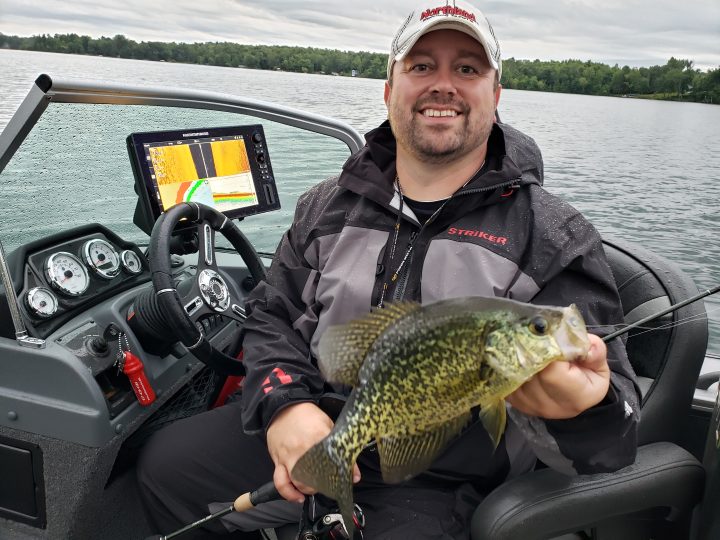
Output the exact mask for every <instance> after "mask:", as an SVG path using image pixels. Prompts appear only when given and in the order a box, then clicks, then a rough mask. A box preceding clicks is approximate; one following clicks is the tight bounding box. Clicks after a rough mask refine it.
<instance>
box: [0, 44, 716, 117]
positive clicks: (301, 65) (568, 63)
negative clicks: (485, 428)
mask: <svg viewBox="0 0 720 540" xmlns="http://www.w3.org/2000/svg"><path fill="white" fill-rule="evenodd" d="M0 49H13V50H27V51H38V52H53V53H61V54H62V53H65V54H80V55H86V56H99V57H111V58H126V59H132V60H150V61H159V62H170V63H183V64H199V65H212V66H221V67H236V68H237V67H240V68H249V69H261V70H271V71H287V72H294V73H314V74H318V75H335V76H344V77H364V78H371V79H385V76H386V66H387V55H385V54H381V53H371V52H350V51H340V50H331V49H319V48H313V47H290V46H279V45H273V46H270V45H241V44H237V43H229V42H223V43H220V42H217V43H192V44H191V43H175V42H171V43H168V42H157V41H151V42H146V41H143V42H140V43H138V42H136V41H133V40H130V39H127V38H126V37H125V36H123V35H119V34H118V35H116V36H114V37H112V38H108V37H101V38H91V37H90V36H79V35H77V34H55V35H52V36H51V35H49V34H42V35H39V36H32V37H20V36H8V35H5V34H2V33H0ZM502 85H503V88H508V89H514V90H529V91H541V92H556V93H567V94H580V95H592V96H608V97H624V98H634V99H654V100H663V101H682V102H696V103H709V104H720V66H719V67H718V68H717V69H710V70H708V71H707V72H703V71H700V70H698V69H694V68H693V62H692V60H685V59H676V58H670V60H668V62H667V64H665V65H664V66H652V67H647V68H646V67H641V68H630V67H629V66H623V67H619V66H618V65H617V64H616V65H615V66H609V65H607V64H601V63H598V62H590V61H581V60H562V61H557V60H552V61H540V60H516V59H515V58H507V59H504V60H503V77H502Z"/></svg>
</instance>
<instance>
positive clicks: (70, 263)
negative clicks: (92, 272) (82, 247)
mask: <svg viewBox="0 0 720 540" xmlns="http://www.w3.org/2000/svg"><path fill="white" fill-rule="evenodd" d="M45 273H46V274H47V277H48V280H50V284H51V285H52V286H53V287H56V288H57V289H58V290H59V291H61V292H63V293H65V294H67V295H69V296H79V295H81V294H82V293H84V292H85V291H86V290H87V288H88V286H89V285H90V277H89V276H88V273H87V270H85V267H84V266H83V263H82V262H80V259H78V258H77V257H76V256H75V255H72V254H70V253H68V252H66V251H58V252H57V253H54V254H52V255H50V256H49V257H48V259H47V261H46V263H45Z"/></svg>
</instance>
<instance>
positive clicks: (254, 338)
mask: <svg viewBox="0 0 720 540" xmlns="http://www.w3.org/2000/svg"><path fill="white" fill-rule="evenodd" d="M306 197H307V195H306ZM302 206H303V205H302V203H301V202H299V203H298V208H301V207H302ZM298 220H299V218H298V215H297V212H296V216H295V222H294V223H293V225H292V226H291V228H290V229H289V230H288V232H287V233H285V235H284V236H283V238H282V240H281V242H280V245H279V246H278V249H277V251H276V253H275V258H274V259H273V263H272V265H271V267H270V270H269V272H268V275H267V280H266V281H263V282H261V283H259V284H258V285H257V286H256V287H255V289H254V290H253V291H252V293H251V294H250V296H249V298H248V302H247V310H248V319H247V320H246V322H245V327H244V330H245V337H244V340H243V361H244V363H245V365H246V368H247V376H246V378H245V380H244V382H243V392H242V403H243V426H244V429H245V431H246V432H261V431H264V430H266V429H267V427H268V425H269V424H270V421H271V420H272V419H273V417H274V416H275V415H276V414H277V413H278V412H279V411H280V410H281V409H282V408H284V407H286V406H287V405H289V404H292V403H298V402H301V401H317V400H318V398H319V395H320V394H321V392H322V389H323V379H322V377H321V375H320V372H319V370H318V369H317V366H316V365H315V363H314V361H313V360H312V358H311V354H310V347H309V345H308V344H309V343H310V337H311V336H308V335H303V332H308V331H310V332H312V328H314V325H313V324H312V322H313V321H315V323H317V313H318V311H319V307H318V306H317V305H315V303H314V298H315V294H314V289H315V287H316V286H317V280H318V279H319V274H318V272H317V270H316V269H314V268H312V267H311V266H310V265H309V264H308V262H307V261H306V260H305V259H304V257H303V254H302V251H303V245H304V239H305V238H307V236H306V234H304V232H305V231H304V230H299V229H300V227H301V226H300V225H298V223H299V221H298ZM300 322H302V324H301V325H300V324H299V323H300ZM301 328H302V330H301Z"/></svg>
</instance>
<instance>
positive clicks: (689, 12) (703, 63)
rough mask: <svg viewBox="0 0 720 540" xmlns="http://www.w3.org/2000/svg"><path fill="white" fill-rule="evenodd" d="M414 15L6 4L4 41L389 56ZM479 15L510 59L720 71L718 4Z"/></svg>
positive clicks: (331, 2) (229, 2)
mask: <svg viewBox="0 0 720 540" xmlns="http://www.w3.org/2000/svg"><path fill="white" fill-rule="evenodd" d="M438 3H441V0H438ZM415 6H416V2H414V1H413V0H399V1H394V2H389V1H387V0H367V1H364V2H352V3H350V2H346V0H325V1H322V2H320V1H317V0H310V1H303V2H298V1H296V0H262V1H261V0H205V1H201V2H198V1H197V0H174V1H173V0H154V1H153V2H152V3H147V2H145V1H144V0H128V1H125V2H122V3H120V2H116V1H115V0H94V1H89V0H76V1H74V2H65V1H61V0H48V1H41V0H0V32H3V33H6V34H17V35H23V36H27V35H36V34H40V33H50V34H53V33H68V32H75V33H79V34H87V35H91V36H93V37H99V36H101V35H105V36H113V35H115V34H124V35H125V36H127V37H128V38H130V39H135V40H138V41H186V42H202V41H233V42H238V43H247V44H264V45H273V44H277V45H299V46H314V47H321V48H331V49H343V50H355V51H359V50H365V51H374V52H383V53H384V52H385V51H387V50H388V47H389V44H390V41H391V39H392V35H393V33H394V32H395V30H396V28H397V26H398V25H399V24H400V22H401V21H402V20H403V18H404V17H405V16H406V14H407V13H408V12H409V11H410V10H411V9H413V8H414V7H415ZM482 8H483V11H484V12H485V14H486V15H488V17H489V18H490V20H491V21H492V23H493V26H494V27H495V30H496V33H497V34H498V37H499V39H500V43H501V46H502V49H503V54H504V56H506V57H511V56H512V57H515V58H527V59H534V58H540V59H543V60H547V59H555V60H562V59H568V58H576V59H580V60H593V61H600V62H605V63H609V64H614V63H619V64H620V65H624V64H626V63H627V64H628V65H633V66H635V65H654V64H664V63H665V62H666V61H667V60H668V59H669V58H670V57H671V56H675V57H676V58H687V59H690V60H694V61H695V65H696V66H697V67H700V68H702V69H707V68H714V67H718V66H720V2H718V1H717V0H691V1H689V2H677V1H676V0H675V1H670V0H605V1H603V2H602V3H600V2H596V1H595V0H556V1H553V2H538V1H534V0H489V1H486V2H483V3H482Z"/></svg>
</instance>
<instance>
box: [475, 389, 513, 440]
mask: <svg viewBox="0 0 720 540" xmlns="http://www.w3.org/2000/svg"><path fill="white" fill-rule="evenodd" d="M480 421H481V422H482V423H483V426H485V429H486V430H487V432H488V434H489V435H490V439H491V440H492V442H493V447H494V448H497V446H498V444H500V439H501V438H502V435H503V433H504V432H505V425H506V423H507V411H506V410H505V400H504V399H499V400H497V401H495V402H493V403H491V404H489V405H487V406H485V407H483V408H482V409H480Z"/></svg>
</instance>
